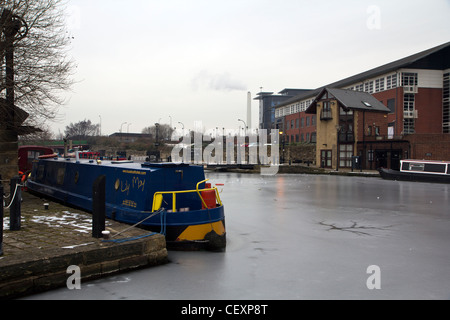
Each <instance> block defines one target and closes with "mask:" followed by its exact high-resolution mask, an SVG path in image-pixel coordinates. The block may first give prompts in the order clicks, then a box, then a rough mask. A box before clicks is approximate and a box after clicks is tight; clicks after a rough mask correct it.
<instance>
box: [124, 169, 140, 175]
mask: <svg viewBox="0 0 450 320" xmlns="http://www.w3.org/2000/svg"><path fill="white" fill-rule="evenodd" d="M122 172H123V173H129V174H138V175H141V176H145V175H146V172H145V171H139V170H123V171H122Z"/></svg>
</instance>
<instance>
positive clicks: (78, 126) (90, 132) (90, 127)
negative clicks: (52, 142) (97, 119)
mask: <svg viewBox="0 0 450 320" xmlns="http://www.w3.org/2000/svg"><path fill="white" fill-rule="evenodd" d="M98 129H99V125H98V124H92V122H91V120H86V119H84V120H83V121H80V122H77V123H71V124H70V125H68V126H66V130H64V134H65V136H66V137H68V138H70V139H85V138H86V137H90V136H94V135H97V134H98Z"/></svg>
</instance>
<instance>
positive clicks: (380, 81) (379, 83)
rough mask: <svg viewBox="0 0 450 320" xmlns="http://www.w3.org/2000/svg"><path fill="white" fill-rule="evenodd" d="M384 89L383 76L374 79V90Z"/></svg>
mask: <svg viewBox="0 0 450 320" xmlns="http://www.w3.org/2000/svg"><path fill="white" fill-rule="evenodd" d="M380 91H384V78H380V79H377V80H375V92H380Z"/></svg>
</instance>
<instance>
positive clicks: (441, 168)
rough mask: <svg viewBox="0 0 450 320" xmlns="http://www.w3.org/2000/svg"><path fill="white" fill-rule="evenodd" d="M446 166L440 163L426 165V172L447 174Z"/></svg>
mask: <svg viewBox="0 0 450 320" xmlns="http://www.w3.org/2000/svg"><path fill="white" fill-rule="evenodd" d="M445 169H446V165H445V164H440V163H426V164H425V169H424V171H427V172H436V173H445Z"/></svg>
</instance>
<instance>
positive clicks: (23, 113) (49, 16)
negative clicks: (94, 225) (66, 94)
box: [0, 0, 75, 179]
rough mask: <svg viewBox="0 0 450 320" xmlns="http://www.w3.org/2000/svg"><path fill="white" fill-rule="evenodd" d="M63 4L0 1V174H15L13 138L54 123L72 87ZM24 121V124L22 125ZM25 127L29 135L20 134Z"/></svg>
mask: <svg viewBox="0 0 450 320" xmlns="http://www.w3.org/2000/svg"><path fill="white" fill-rule="evenodd" d="M69 44H70V37H69V34H68V33H67V31H66V24H65V15H64V3H63V0H0V175H3V179H8V178H10V177H12V176H13V175H15V174H17V172H18V165H17V163H18V135H19V134H26V133H29V132H31V131H32V129H33V128H32V127H30V125H35V126H40V127H42V125H43V123H44V122H45V120H48V119H54V118H55V117H56V115H57V111H58V107H59V106H60V105H61V104H62V103H63V102H64V100H63V99H62V98H61V96H60V94H61V93H62V91H65V90H68V89H69V88H70V86H71V85H72V83H73V81H72V80H71V76H72V72H73V70H74V67H75V66H74V62H73V61H72V60H71V59H69V58H68V54H67V53H68V48H69ZM25 119H28V120H27V123H25V124H26V125H28V126H22V124H23V122H24V120H25ZM24 129H30V131H26V132H25V131H24Z"/></svg>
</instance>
